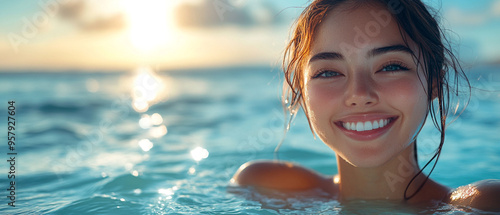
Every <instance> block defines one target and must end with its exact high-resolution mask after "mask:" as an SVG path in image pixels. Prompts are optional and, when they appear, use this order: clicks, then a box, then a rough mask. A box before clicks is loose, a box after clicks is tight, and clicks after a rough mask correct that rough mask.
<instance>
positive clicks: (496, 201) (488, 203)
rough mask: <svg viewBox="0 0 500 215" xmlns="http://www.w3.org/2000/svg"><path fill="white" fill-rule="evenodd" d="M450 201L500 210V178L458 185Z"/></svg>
mask: <svg viewBox="0 0 500 215" xmlns="http://www.w3.org/2000/svg"><path fill="white" fill-rule="evenodd" d="M449 196H450V198H449V203H451V204H454V205H462V206H470V207H473V208H477V209H480V210H485V211H497V212H500V180H498V179H488V180H482V181H478V182H475V183H472V184H468V185H465V186H461V187H458V188H457V189H454V190H452V191H451V192H450V195H449Z"/></svg>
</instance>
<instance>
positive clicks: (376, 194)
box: [337, 143, 425, 200]
mask: <svg viewBox="0 0 500 215" xmlns="http://www.w3.org/2000/svg"><path fill="white" fill-rule="evenodd" d="M413 144H415V143H412V144H411V145H410V146H408V147H407V148H406V149H405V150H404V151H402V152H401V153H399V155H398V156H396V157H394V158H392V159H391V160H389V161H388V162H387V163H385V164H383V165H382V166H378V167H372V168H361V167H355V166H353V165H351V164H350V163H348V162H347V161H345V160H344V159H343V158H341V157H339V156H337V164H338V170H339V176H340V184H339V188H340V197H341V198H342V199H345V200H349V199H389V200H403V199H404V192H405V189H406V187H407V185H408V184H409V182H410V181H411V180H412V178H413V177H414V176H415V175H416V174H417V173H418V171H419V167H418V164H417V163H416V162H415V158H414V150H413ZM424 180H425V175H424V174H419V176H418V177H417V178H416V180H415V181H414V182H413V183H412V184H411V186H410V188H409V189H408V191H407V196H409V195H412V194H413V193H414V192H415V191H416V190H417V188H418V187H419V186H420V184H422V183H423V181H424Z"/></svg>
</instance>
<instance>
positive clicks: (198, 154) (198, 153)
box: [191, 146, 209, 161]
mask: <svg viewBox="0 0 500 215" xmlns="http://www.w3.org/2000/svg"><path fill="white" fill-rule="evenodd" d="M208 154H209V153H208V151H207V150H206V149H204V148H202V147H199V146H198V147H196V148H195V149H193V150H191V157H193V160H195V161H201V160H203V159H205V158H208Z"/></svg>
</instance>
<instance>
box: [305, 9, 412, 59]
mask: <svg viewBox="0 0 500 215" xmlns="http://www.w3.org/2000/svg"><path fill="white" fill-rule="evenodd" d="M395 44H405V43H404V40H403V38H402V36H401V32H400V31H399V27H398V24H397V21H396V20H395V19H394V17H393V16H392V14H391V13H390V12H389V11H388V10H387V8H386V7H384V6H383V5H380V4H360V5H356V6H352V5H340V6H339V7H337V8H335V9H333V10H332V11H330V12H329V13H328V14H327V15H326V17H325V18H324V19H323V20H322V22H321V24H320V25H319V27H318V29H317V32H316V34H315V36H314V38H313V42H312V47H311V54H315V53H319V52H325V51H335V52H338V53H341V54H344V55H347V54H348V53H345V52H346V47H349V48H348V50H349V51H355V52H362V51H363V50H368V49H371V48H374V47H380V46H387V45H395ZM410 45H411V44H410ZM410 48H411V47H410Z"/></svg>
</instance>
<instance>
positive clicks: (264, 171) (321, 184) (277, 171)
mask: <svg viewBox="0 0 500 215" xmlns="http://www.w3.org/2000/svg"><path fill="white" fill-rule="evenodd" d="M231 181H232V182H233V183H236V184H238V185H243V186H245V185H249V186H255V187H264V188H271V189H279V190H307V189H314V188H321V189H324V190H327V191H330V190H331V189H332V188H331V186H333V183H332V180H330V179H328V178H327V177H324V176H322V175H320V174H319V173H316V172H315V171H313V170H310V169H307V168H305V167H302V166H300V165H297V164H294V163H291V162H284V161H279V162H278V161H251V162H248V163H245V164H243V165H241V167H240V168H239V169H238V171H237V172H236V174H235V175H234V176H233V179H232V180H231Z"/></svg>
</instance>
